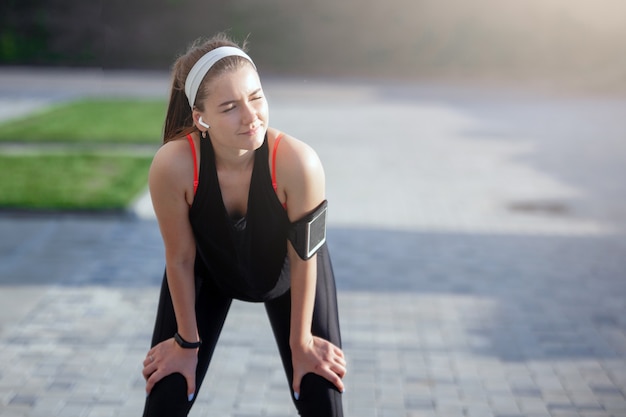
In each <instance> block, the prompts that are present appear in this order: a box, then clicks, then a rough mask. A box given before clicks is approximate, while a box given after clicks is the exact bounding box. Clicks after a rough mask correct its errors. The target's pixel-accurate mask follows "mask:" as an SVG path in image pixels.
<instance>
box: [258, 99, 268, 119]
mask: <svg viewBox="0 0 626 417" xmlns="http://www.w3.org/2000/svg"><path fill="white" fill-rule="evenodd" d="M258 112H259V115H260V116H259V117H260V118H261V119H267V118H268V117H269V107H268V105H267V101H266V100H263V102H262V103H259V107H258Z"/></svg>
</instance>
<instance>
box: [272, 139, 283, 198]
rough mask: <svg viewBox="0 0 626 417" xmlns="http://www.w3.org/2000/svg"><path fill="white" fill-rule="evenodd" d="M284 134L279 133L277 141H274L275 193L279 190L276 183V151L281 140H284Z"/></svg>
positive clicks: (273, 172)
mask: <svg viewBox="0 0 626 417" xmlns="http://www.w3.org/2000/svg"><path fill="white" fill-rule="evenodd" d="M283 136H284V133H279V134H278V136H277V137H276V139H275V140H274V149H272V186H273V187H274V191H277V190H278V184H277V182H276V151H277V150H278V144H279V143H280V140H281V139H282V138H283Z"/></svg>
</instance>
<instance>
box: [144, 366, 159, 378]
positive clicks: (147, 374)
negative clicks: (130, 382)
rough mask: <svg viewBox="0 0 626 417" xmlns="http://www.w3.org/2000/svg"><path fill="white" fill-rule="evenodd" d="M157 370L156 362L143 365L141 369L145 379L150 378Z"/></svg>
mask: <svg viewBox="0 0 626 417" xmlns="http://www.w3.org/2000/svg"><path fill="white" fill-rule="evenodd" d="M156 370H157V365H156V364H155V363H149V364H148V365H146V366H144V367H143V370H142V371H141V373H142V374H143V377H144V378H145V379H148V378H150V375H152V374H153V373H154V371H156Z"/></svg>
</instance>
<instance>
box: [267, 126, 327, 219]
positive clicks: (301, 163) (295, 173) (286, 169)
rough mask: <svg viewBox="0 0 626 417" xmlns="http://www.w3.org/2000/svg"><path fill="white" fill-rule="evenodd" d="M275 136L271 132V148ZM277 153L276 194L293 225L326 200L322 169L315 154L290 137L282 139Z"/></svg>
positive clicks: (309, 148)
mask: <svg viewBox="0 0 626 417" xmlns="http://www.w3.org/2000/svg"><path fill="white" fill-rule="evenodd" d="M272 133H274V134H272ZM277 135H278V134H277V133H276V132H270V136H269V140H270V142H269V144H270V146H273V144H274V143H275V139H276V136H277ZM276 153H277V155H276V175H277V182H278V190H277V191H278V194H279V198H281V201H284V202H286V203H287V214H288V216H289V218H290V220H291V221H295V220H297V219H299V218H301V217H302V216H304V215H305V214H307V213H310V212H311V211H312V210H313V209H315V207H317V206H318V205H319V204H320V203H321V202H322V201H323V200H324V199H325V186H326V184H325V181H326V180H325V177H324V169H323V167H322V163H321V161H320V159H319V157H318V155H317V153H316V152H315V150H314V149H313V148H312V147H311V146H309V145H307V144H306V143H304V142H302V141H300V140H298V139H296V138H294V137H293V136H290V135H284V136H283V137H282V139H281V141H280V144H279V146H278V148H277V152H276Z"/></svg>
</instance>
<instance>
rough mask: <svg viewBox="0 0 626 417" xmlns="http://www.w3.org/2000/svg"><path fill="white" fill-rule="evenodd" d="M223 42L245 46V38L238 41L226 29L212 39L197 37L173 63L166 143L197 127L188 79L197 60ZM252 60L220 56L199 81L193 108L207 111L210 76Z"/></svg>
mask: <svg viewBox="0 0 626 417" xmlns="http://www.w3.org/2000/svg"><path fill="white" fill-rule="evenodd" d="M220 46H234V47H235V48H239V49H241V50H243V51H245V50H246V42H245V41H244V42H243V45H242V46H239V45H237V44H236V43H235V42H234V41H233V40H231V39H230V38H229V37H228V35H226V34H225V33H218V34H217V35H215V36H213V37H212V38H211V39H208V40H203V39H198V40H196V41H195V42H193V43H192V44H191V46H190V47H189V49H188V50H187V52H186V53H185V54H184V55H182V56H180V57H178V59H177V60H176V61H175V62H174V65H173V67H172V87H171V92H170V100H169V104H168V107H167V114H166V116H165V127H164V129H163V143H167V142H169V141H171V140H173V139H176V138H178V137H180V136H184V135H186V134H188V133H191V132H194V131H196V130H197V129H196V127H195V126H194V124H193V117H192V112H191V108H190V107H189V101H188V99H187V96H186V95H185V80H186V79H187V75H188V74H189V71H191V68H192V67H193V66H194V64H195V63H196V62H197V61H198V60H199V59H200V58H201V57H202V56H204V55H205V54H207V53H208V52H209V51H211V50H213V49H215V48H219V47H220ZM246 63H247V64H249V63H250V62H249V61H248V60H246V59H245V58H242V57H240V56H229V57H226V58H224V59H221V60H219V61H218V62H217V63H216V64H215V65H213V67H212V68H211V69H210V70H209V72H208V73H207V74H206V75H205V76H204V79H203V80H202V82H201V83H200V88H199V89H198V94H197V95H196V101H195V103H194V108H196V109H198V110H199V111H204V100H205V99H206V98H207V96H208V91H207V84H208V82H207V80H210V79H212V78H213V77H215V76H217V75H220V74H222V73H224V72H226V71H232V70H236V69H239V68H240V67H241V66H242V65H245V64H246Z"/></svg>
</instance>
